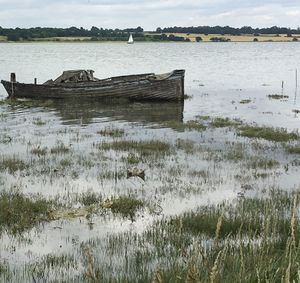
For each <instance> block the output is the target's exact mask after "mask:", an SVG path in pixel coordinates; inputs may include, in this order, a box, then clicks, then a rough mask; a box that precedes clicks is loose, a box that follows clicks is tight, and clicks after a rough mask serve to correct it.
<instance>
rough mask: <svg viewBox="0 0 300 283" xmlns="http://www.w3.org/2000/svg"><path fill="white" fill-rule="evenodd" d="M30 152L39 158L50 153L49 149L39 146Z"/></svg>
mask: <svg viewBox="0 0 300 283" xmlns="http://www.w3.org/2000/svg"><path fill="white" fill-rule="evenodd" d="M30 152H31V153H32V154H34V155H37V156H45V155H46V154H47V152H48V149H47V147H40V146H38V147H36V148H33V149H32V150H31V151H30Z"/></svg>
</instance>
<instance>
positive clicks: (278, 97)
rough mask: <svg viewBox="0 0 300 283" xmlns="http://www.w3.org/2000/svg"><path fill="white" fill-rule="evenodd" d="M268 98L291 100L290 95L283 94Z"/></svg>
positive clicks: (270, 95) (271, 95) (272, 95)
mask: <svg viewBox="0 0 300 283" xmlns="http://www.w3.org/2000/svg"><path fill="white" fill-rule="evenodd" d="M268 97H269V98H270V99H286V98H289V96H288V95H282V94H269V95H268Z"/></svg>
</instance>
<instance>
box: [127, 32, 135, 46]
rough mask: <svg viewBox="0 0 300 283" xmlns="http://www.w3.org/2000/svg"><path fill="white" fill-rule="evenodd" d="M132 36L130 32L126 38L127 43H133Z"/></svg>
mask: <svg viewBox="0 0 300 283" xmlns="http://www.w3.org/2000/svg"><path fill="white" fill-rule="evenodd" d="M133 42H134V41H133V37H132V33H131V34H130V36H129V39H128V42H127V43H128V44H133Z"/></svg>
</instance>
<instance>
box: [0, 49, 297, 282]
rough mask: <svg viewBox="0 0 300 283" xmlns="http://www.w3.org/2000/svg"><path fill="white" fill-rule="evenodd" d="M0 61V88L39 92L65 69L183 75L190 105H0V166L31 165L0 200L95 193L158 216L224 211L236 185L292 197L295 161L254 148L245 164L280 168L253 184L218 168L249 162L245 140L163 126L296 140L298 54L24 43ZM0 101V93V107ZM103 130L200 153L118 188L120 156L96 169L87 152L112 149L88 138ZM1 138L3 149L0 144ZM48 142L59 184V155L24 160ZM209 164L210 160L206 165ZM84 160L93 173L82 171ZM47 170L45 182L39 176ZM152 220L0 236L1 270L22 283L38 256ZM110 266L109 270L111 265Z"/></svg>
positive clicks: (99, 160)
mask: <svg viewBox="0 0 300 283" xmlns="http://www.w3.org/2000/svg"><path fill="white" fill-rule="evenodd" d="M0 54H1V56H0V78H1V79H9V74H10V73H11V72H15V73H16V74H17V80H18V81H20V82H33V79H34V78H35V77H36V78H38V81H39V82H44V81H46V80H48V79H50V78H52V79H53V78H55V77H57V76H59V75H60V74H61V72H62V71H63V70H67V69H93V70H94V71H95V76H96V77H99V78H105V77H110V76H115V75H125V74H134V73H144V72H145V73H148V72H156V73H164V72H168V71H170V70H173V69H185V70H186V81H185V87H186V89H185V92H186V94H188V95H190V96H191V98H190V99H188V100H186V101H185V104H184V108H183V109H182V108H181V107H180V106H178V105H177V104H176V103H175V104H168V103H167V104H160V103H131V104H114V105H111V104H107V103H103V102H94V101H72V103H70V102H68V101H67V102H65V101H63V102H61V101H58V102H55V101H54V102H52V103H50V104H49V105H47V104H42V105H38V106H32V105H31V106H26V105H25V106H24V105H0V111H1V112H0V114H1V115H0V131H1V132H0V155H1V158H2V157H3V156H13V155H14V156H17V157H18V158H21V159H23V160H33V161H34V162H36V164H39V165H38V166H36V167H34V168H32V169H30V171H29V174H22V173H18V172H17V173H16V174H8V173H7V172H2V173H1V174H0V189H1V190H2V189H7V188H18V189H20V190H21V191H22V192H24V193H26V194H28V193H33V194H37V193H39V194H41V195H42V196H44V197H47V198H53V197H57V196H59V198H60V199H61V200H66V202H67V201H70V199H73V198H74V196H76V195H77V194H80V193H83V192H88V191H92V192H97V193H99V192H101V193H102V194H103V196H104V197H110V196H111V195H121V194H130V195H134V196H137V197H138V198H143V199H145V200H147V201H151V202H154V203H155V204H156V205H159V207H161V208H162V210H163V215H166V216H168V215H174V214H178V213H181V212H184V211H187V210H189V209H193V208H195V207H197V206H199V205H203V204H207V203H218V202H220V201H222V200H226V199H227V200H234V199H236V198H237V192H239V190H240V188H241V184H245V183H247V184H251V185H252V186H253V187H254V189H255V192H249V193H248V194H249V195H251V194H253V195H255V193H257V192H261V191H263V190H266V189H268V188H272V187H281V188H284V189H291V188H297V187H298V186H299V178H298V176H299V167H293V166H291V165H290V164H292V163H291V162H292V161H293V159H294V156H286V155H285V154H284V151H283V150H281V149H280V150H277V147H276V146H273V145H271V146H270V144H268V143H267V146H269V147H267V149H266V150H265V149H264V148H263V147H262V148H260V149H258V150H257V152H256V153H255V154H258V153H259V154H260V155H259V158H272V159H275V160H277V161H278V162H279V163H280V164H279V166H278V168H277V169H276V170H275V169H274V172H273V170H269V171H268V170H267V172H263V173H267V178H264V179H258V178H257V177H254V176H256V175H255V174H256V173H257V172H256V171H255V170H252V169H249V168H247V167H245V164H244V163H242V161H235V162H228V161H226V160H224V156H223V155H222V154H223V153H222V152H223V151H224V152H226V151H231V150H239V148H240V147H243V148H244V147H245V148H246V147H247V146H249V147H250V149H249V148H246V149H245V152H251V153H253V150H252V149H251V144H250V145H249V142H248V141H247V140H245V139H243V138H240V137H237V136H236V135H235V134H233V133H232V132H230V131H228V130H226V129H215V130H208V131H206V132H205V133H204V134H202V133H199V132H176V131H174V130H172V129H168V128H165V127H164V123H165V122H169V121H181V120H182V119H183V120H185V121H187V120H192V119H195V116H197V115H201V116H204V115H208V116H213V117H229V118H239V119H241V120H243V121H244V122H247V123H257V124H259V125H270V126H275V127H284V128H287V129H289V130H300V114H295V112H293V110H300V101H299V99H300V98H299V97H297V96H299V95H300V93H299V91H298V92H297V89H296V83H295V70H296V69H298V70H299V77H300V44H298V43H224V44H223V43H216V44H214V43H208V44H204V43H201V44H194V43H191V44H190V43H184V44H181V43H163V44H162V43H138V44H134V45H127V44H123V43H101V44H99V43H78V44H71V43H39V44H32V43H26V44H0ZM282 81H284V88H283V89H282V88H281V84H282ZM299 85H300V78H299ZM269 94H284V95H286V96H288V97H289V98H287V99H285V100H270V99H269V98H268V97H267V95H269ZM5 97H6V93H5V90H4V88H3V87H2V86H1V87H0V99H4V98H5ZM245 99H249V100H250V102H249V103H246V104H241V103H240V101H242V100H245ZM39 119H41V120H42V121H43V123H42V124H41V125H37V124H36V122H35V121H38V120H39ZM106 127H117V128H123V129H125V133H126V135H125V137H124V138H125V139H129V140H130V139H132V140H140V139H148V140H149V139H159V140H164V141H166V142H170V143H173V144H174V142H175V140H176V139H184V140H186V139H188V140H189V141H192V142H194V143H195V144H196V145H199V146H200V147H201V150H199V152H197V153H195V154H185V153H184V152H182V151H180V150H178V152H176V154H175V155H174V156H169V157H166V158H165V159H164V160H163V161H153V163H152V161H149V162H146V163H144V164H141V163H139V164H138V166H139V167H141V168H143V169H145V170H146V174H147V175H146V176H147V178H146V181H145V182H142V181H141V180H138V179H126V178H124V172H126V170H127V166H128V164H126V163H124V162H122V159H121V158H122V157H124V156H123V155H124V154H123V155H122V154H121V153H116V152H113V151H108V152H105V153H104V155H105V156H104V157H105V159H103V155H101V154H103V153H101V154H100V153H99V150H98V149H97V148H96V147H95V144H97V143H99V142H102V141H111V140H112V139H111V138H109V137H102V136H101V135H99V134H98V132H99V130H101V129H104V128H106ZM7 136H10V137H11V138H12V142H5V139H6V137H7ZM57 142H60V143H61V142H62V143H64V144H65V145H68V146H69V147H70V149H71V152H70V154H69V155H68V158H70V160H71V161H70V162H71V166H70V167H71V169H69V171H68V170H67V171H66V172H64V174H57V173H55V174H54V173H53V172H52V171H51V170H52V169H53V168H56V167H55V166H58V164H59V162H60V161H62V160H63V158H64V157H63V156H58V157H50V158H48V157H47V158H48V159H46V161H44V162H43V159H42V158H39V157H36V156H32V154H31V150H32V149H33V148H37V147H39V146H41V147H45V146H46V147H47V148H48V149H50V148H52V147H54V146H55V145H56V144H57ZM211 153H213V154H214V155H213V156H212V157H210V154H211ZM222 158H223V159H222ZM84 160H87V161H88V162H91V163H92V166H90V167H87V168H84V165H83V164H84ZM103 160H104V161H103ZM81 162H83V163H81ZM287 165H288V166H289V167H286V166H287ZM49 168H50V169H51V170H50V172H49V173H45V172H47V171H45V170H47V169H49ZM287 168H288V169H287ZM43 170H44V171H43ZM195 170H196V171H203V172H204V173H205V174H207V177H206V179H203V178H202V177H199V176H194V177H192V176H191V175H190V173H191V172H193V171H195ZM254 171H255V172H254ZM258 171H259V170H258ZM106 172H108V173H111V172H113V173H117V177H116V178H113V179H109V178H104V177H103V176H102V175H105V174H106ZM122 172H123V175H122ZM74 173H76V176H75V177H74ZM119 173H120V176H119V175H118V174H119ZM258 173H260V171H259V172H258ZM101 174H102V175H101ZM158 217H159V216H158ZM154 219H157V216H155V215H152V214H150V213H147V212H145V213H144V215H143V217H142V218H138V219H137V220H136V222H134V223H131V221H129V220H126V221H123V220H118V219H115V218H111V217H107V218H103V217H96V216H95V217H94V218H93V222H94V225H93V227H91V226H89V225H88V221H87V220H86V219H85V218H81V219H77V218H75V219H73V220H70V221H69V220H59V221H54V222H50V223H47V224H45V225H40V226H38V227H37V228H34V229H32V230H30V231H29V232H28V233H27V234H26V235H25V239H23V240H22V241H21V240H20V239H18V238H14V237H12V236H11V235H9V234H6V233H4V234H2V235H1V236H0V239H1V243H0V251H1V254H0V260H2V261H3V260H5V261H8V262H9V263H10V264H11V266H16V267H17V268H19V267H20V270H21V271H20V272H21V273H22V272H24V275H20V274H19V275H18V273H17V275H16V279H15V280H18V281H19V282H27V281H28V282H30V280H31V279H30V276H29V275H27V274H26V272H25V271H24V270H26V267H24V266H22V264H23V263H24V264H25V263H28V262H34V261H37V260H39V259H40V257H41V256H43V255H47V254H72V255H75V256H76V257H78V256H79V255H80V253H81V251H80V244H81V243H84V242H86V241H89V240H95V241H96V240H98V239H100V240H99V241H100V242H101V239H106V238H105V237H106V236H107V235H108V234H110V233H117V232H119V231H125V230H133V231H140V230H143V229H144V228H145V227H146V226H147V225H148V224H151V222H152V221H153V220H154ZM26 239H29V240H28V241H27V240H26ZM103 245H104V246H105V241H103ZM104 246H103V248H100V250H101V249H102V253H103V254H100V257H101V256H103V258H104V260H105V252H104V250H105V247H104ZM101 247H102V246H101ZM119 261H120V260H119V259H116V260H115V262H114V263H115V264H117V263H118V262H119ZM0 263H1V262H0ZM20 263H21V264H20ZM22 268H24V269H22ZM22 270H23V271H22ZM79 270H80V269H79ZM77 271H78V270H77ZM74 274H76V272H75V271H74ZM22 276H24V277H22ZM28 276H29V277H28ZM71 277H72V276H71ZM0 281H1V277H0Z"/></svg>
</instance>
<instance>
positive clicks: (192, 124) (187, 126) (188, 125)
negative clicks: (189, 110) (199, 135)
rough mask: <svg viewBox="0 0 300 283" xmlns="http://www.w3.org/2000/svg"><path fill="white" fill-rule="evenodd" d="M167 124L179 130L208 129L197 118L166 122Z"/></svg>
mask: <svg viewBox="0 0 300 283" xmlns="http://www.w3.org/2000/svg"><path fill="white" fill-rule="evenodd" d="M165 126H166V127H168V128H171V129H173V130H175V131H179V132H183V131H185V130H188V131H204V130H205V129H206V126H205V125H204V124H203V123H201V122H199V121H197V120H190V121H187V122H178V121H170V122H168V123H165Z"/></svg>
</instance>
